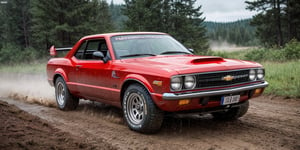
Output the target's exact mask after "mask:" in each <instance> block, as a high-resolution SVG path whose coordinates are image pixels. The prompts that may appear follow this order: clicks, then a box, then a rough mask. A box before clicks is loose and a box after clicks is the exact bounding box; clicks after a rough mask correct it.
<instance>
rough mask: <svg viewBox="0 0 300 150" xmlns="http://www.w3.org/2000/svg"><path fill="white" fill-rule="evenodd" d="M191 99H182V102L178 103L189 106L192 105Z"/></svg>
mask: <svg viewBox="0 0 300 150" xmlns="http://www.w3.org/2000/svg"><path fill="white" fill-rule="evenodd" d="M190 101H191V100H190V99H182V100H179V102H178V105H187V104H189V103H190Z"/></svg>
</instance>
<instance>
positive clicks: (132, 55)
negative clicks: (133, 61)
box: [120, 54, 156, 58]
mask: <svg viewBox="0 0 300 150" xmlns="http://www.w3.org/2000/svg"><path fill="white" fill-rule="evenodd" d="M135 56H156V55H154V54H131V55H123V56H120V57H121V58H125V57H135Z"/></svg>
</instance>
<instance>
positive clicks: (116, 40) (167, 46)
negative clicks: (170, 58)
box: [111, 34, 191, 59]
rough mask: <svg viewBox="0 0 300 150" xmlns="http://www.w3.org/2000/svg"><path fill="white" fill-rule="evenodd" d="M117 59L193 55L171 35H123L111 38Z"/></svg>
mask: <svg viewBox="0 0 300 150" xmlns="http://www.w3.org/2000/svg"><path fill="white" fill-rule="evenodd" d="M111 42H112V46H113V49H114V52H115V56H116V58H117V59H123V58H131V57H149V56H156V55H176V54H181V55H182V54H191V52H189V50H187V49H186V48H185V47H184V46H183V45H182V44H180V43H179V42H178V41H176V40H175V39H174V38H172V37H171V36H169V35H153V34H149V35H144V34H143V35H122V36H113V37H111Z"/></svg>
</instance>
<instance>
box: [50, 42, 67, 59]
mask: <svg viewBox="0 0 300 150" xmlns="http://www.w3.org/2000/svg"><path fill="white" fill-rule="evenodd" d="M71 49H72V47H63V48H55V46H54V45H52V46H51V47H50V50H49V51H50V56H52V57H55V56H56V55H57V51H60V52H62V51H70V50H71Z"/></svg>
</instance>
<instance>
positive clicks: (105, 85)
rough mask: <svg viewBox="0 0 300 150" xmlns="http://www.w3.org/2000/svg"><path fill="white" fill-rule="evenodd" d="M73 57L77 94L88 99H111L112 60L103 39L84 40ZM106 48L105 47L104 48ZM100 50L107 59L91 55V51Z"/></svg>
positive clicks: (112, 90)
mask: <svg viewBox="0 0 300 150" xmlns="http://www.w3.org/2000/svg"><path fill="white" fill-rule="evenodd" d="M82 45H83V46H80V47H85V48H79V49H78V51H77V52H76V53H75V56H74V57H73V61H74V62H75V64H76V66H75V67H76V82H77V88H78V91H79V95H80V96H82V97H84V98H86V99H90V100H98V101H111V100H110V96H111V95H112V93H114V90H115V89H113V88H111V87H112V82H111V80H112V77H111V73H112V69H111V67H112V62H111V61H110V60H109V57H110V54H109V51H108V50H107V46H106V42H105V39H95V40H88V41H85V42H84V43H83V44H82ZM105 48H106V49H105ZM96 51H100V52H102V53H103V55H104V56H105V57H107V59H108V60H109V61H107V62H104V61H103V60H101V59H99V58H94V57H93V52H96Z"/></svg>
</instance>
